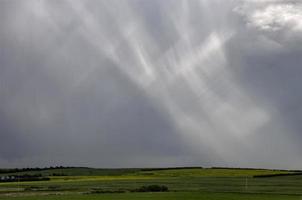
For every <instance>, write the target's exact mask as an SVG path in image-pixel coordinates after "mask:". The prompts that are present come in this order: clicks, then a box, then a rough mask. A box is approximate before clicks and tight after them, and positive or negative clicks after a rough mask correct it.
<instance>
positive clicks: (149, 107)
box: [0, 0, 302, 169]
mask: <svg viewBox="0 0 302 200" xmlns="http://www.w3.org/2000/svg"><path fill="white" fill-rule="evenodd" d="M301 75H302V2H301V1H300V0H165V1H162V0H152V1H149V0H110V1H108V0H89V1H84V0H27V1H18V0H1V1H0V130H1V131H0V166H1V167H2V168H3V167H37V166H39V167H40V166H41V167H42V166H55V165H65V166H88V167H101V168H102V167H173V166H205V167H210V166H225V167H256V168H282V169H301V168H302V160H301V154H302V145H301V142H302V105H301V102H302V91H301V85H302V79H301Z"/></svg>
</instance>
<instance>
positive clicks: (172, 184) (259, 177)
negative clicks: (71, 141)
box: [0, 168, 302, 200]
mask: <svg viewBox="0 0 302 200" xmlns="http://www.w3.org/2000/svg"><path fill="white" fill-rule="evenodd" d="M36 174H39V176H43V177H48V178H49V180H47V181H12V182H1V183H0V200H4V199H7V200H13V199H16V200H36V199H37V200H38V199H42V200H44V199H45V200H53V199H58V200H60V199H62V200H63V199H75V200H86V199H87V200H88V199H92V200H94V199H95V200H98V199H99V200H128V199H129V200H130V199H131V200H132V199H133V200H135V199H155V200H156V199H159V200H161V199H168V200H169V199H175V200H177V199H188V200H190V199H192V200H193V199H207V200H220V199H224V200H229V199H230V200H231V199H232V200H235V199H236V200H238V199H239V200H240V199H247V200H254V199H255V200H258V199H259V200H260V199H261V200H266V199H267V200H270V199H274V200H279V199H280V200H281V199H284V200H287V199H288V200H291V199H302V198H301V196H302V175H301V174H300V172H296V171H284V170H265V169H228V168H169V169H92V168H68V169H46V170H39V171H24V172H13V173H2V174H0V176H21V175H36ZM154 185H155V186H161V187H162V186H165V187H166V188H167V191H164V192H163V191H152V190H151V191H148V190H142V189H141V188H147V187H148V186H154Z"/></svg>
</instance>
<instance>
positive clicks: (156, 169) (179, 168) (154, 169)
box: [140, 167, 204, 171]
mask: <svg viewBox="0 0 302 200" xmlns="http://www.w3.org/2000/svg"><path fill="white" fill-rule="evenodd" d="M181 169H204V168H203V167H167V168H141V169H140V170H141V171H161V170H181Z"/></svg>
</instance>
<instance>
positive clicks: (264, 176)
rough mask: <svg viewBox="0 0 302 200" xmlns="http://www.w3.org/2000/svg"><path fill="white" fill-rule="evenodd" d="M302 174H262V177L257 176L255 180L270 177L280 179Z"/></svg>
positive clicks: (301, 173)
mask: <svg viewBox="0 0 302 200" xmlns="http://www.w3.org/2000/svg"><path fill="white" fill-rule="evenodd" d="M301 175H302V172H298V173H286V174H262V175H255V176H253V178H270V177H280V176H301Z"/></svg>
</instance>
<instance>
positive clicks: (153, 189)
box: [134, 185, 169, 192]
mask: <svg viewBox="0 0 302 200" xmlns="http://www.w3.org/2000/svg"><path fill="white" fill-rule="evenodd" d="M167 191H169V189H168V187H167V186H165V185H148V186H142V187H140V188H138V189H136V190H134V192H167Z"/></svg>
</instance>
